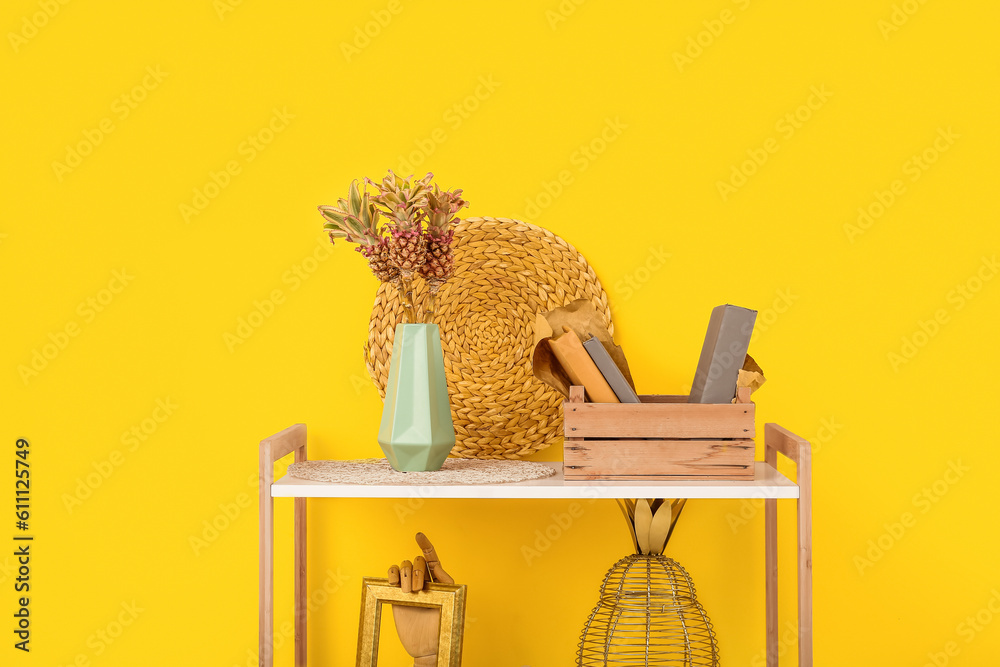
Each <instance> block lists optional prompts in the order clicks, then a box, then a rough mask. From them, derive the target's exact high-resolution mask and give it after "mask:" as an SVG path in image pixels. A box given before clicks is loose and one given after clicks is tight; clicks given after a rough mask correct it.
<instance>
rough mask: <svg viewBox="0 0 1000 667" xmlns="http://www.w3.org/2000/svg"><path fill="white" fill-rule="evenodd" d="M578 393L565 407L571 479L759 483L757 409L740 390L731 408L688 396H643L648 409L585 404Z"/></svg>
mask: <svg viewBox="0 0 1000 667" xmlns="http://www.w3.org/2000/svg"><path fill="white" fill-rule="evenodd" d="M583 398H584V392H583V387H572V388H571V389H570V398H569V400H568V401H565V402H564V403H563V421H564V429H565V431H564V433H565V442H564V445H563V474H564V475H565V477H566V479H567V480H647V481H681V480H713V479H720V480H723V479H731V480H752V479H753V478H754V441H753V438H754V434H755V431H754V407H755V406H754V404H753V403H752V402H751V401H750V390H749V389H740V391H739V393H738V396H737V402H736V403H732V404H728V405H726V404H721V405H720V404H702V403H688V402H687V400H688V397H687V396H676V395H675V396H670V395H663V396H660V395H647V396H640V397H639V399H640V400H641V401H642V402H641V403H585V402H584V400H583Z"/></svg>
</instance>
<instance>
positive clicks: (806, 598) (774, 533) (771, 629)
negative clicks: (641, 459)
mask: <svg viewBox="0 0 1000 667" xmlns="http://www.w3.org/2000/svg"><path fill="white" fill-rule="evenodd" d="M292 453H294V454H295V461H297V462H298V461H305V460H306V425H305V424H295V425H294V426H290V427H289V428H286V429H285V430H284V431H281V432H280V433H276V434H275V435H272V436H271V437H269V438H266V439H264V440H262V441H261V443H260V646H259V652H258V665H259V667H273V665H274V496H273V495H272V491H273V490H272V485H273V484H274V482H275V480H274V464H275V462H277V461H278V460H279V459H281V458H283V457H285V456H287V455H288V454H292ZM778 454H781V455H783V456H785V457H787V458H789V459H791V460H792V461H793V462H794V463H795V466H796V480H797V482H796V484H794V485H792V486H796V487H797V489H796V491H797V494H795V495H789V494H787V493H782V494H780V496H779V494H778V493H777V491H778V487H775V489H772V490H771V491H770V492H769V493H767V495H765V500H764V545H765V547H764V549H765V559H764V564H765V618H766V632H767V662H766V664H767V667H778V653H779V649H780V646H779V636H778V499H779V497H784V498H795V501H796V503H795V504H796V510H797V524H798V530H797V551H798V559H797V561H798V562H797V567H798V635H799V666H800V667H812V665H813V632H812V604H813V586H812V450H811V448H810V445H809V442H808V441H806V440H805V439H804V438H801V437H799V436H797V435H795V434H794V433H791V432H790V431H788V430H787V429H784V428H782V427H781V426H778V425H777V424H766V425H765V426H764V462H763V465H764V466H767V467H769V468H773V469H774V470H773V474H774V475H776V476H778V477H781V478H782V479H784V478H783V476H781V475H780V474H779V473H778V472H777V461H778ZM758 465H761V464H758ZM758 470H761V469H758ZM763 470H767V468H764V469H763ZM767 471H768V472H769V473H770V472H771V471H769V470H767ZM785 481H786V485H785V486H786V487H787V485H788V484H789V483H788V482H787V480H785ZM565 484H566V485H567V488H570V489H588V488H590V487H592V486H595V485H597V486H602V488H604V489H605V490H606V491H609V492H610V494H611V495H609V496H608V497H609V498H612V497H621V498H625V497H643V498H644V497H652V496H650V492H651V491H652V492H653V493H654V494H659V495H658V496H657V497H670V498H684V497H688V498H691V497H699V496H698V495H688V494H689V493H690V489H691V486H688V485H690V484H692V482H681V483H670V482H658V483H655V488H652V489H651V488H650V486H648V485H653V483H646V484H647V486H637V484H636V483H624V485H623V483H607V484H606V486H605V485H601V483H594V482H565ZM728 484H730V483H728V482H726V483H723V485H721V486H719V488H721V489H724V488H725V485H728ZM732 484H733V485H734V486H739V488H740V489H743V488H745V487H746V485H745V484H743V485H740V483H737V482H734V483H732ZM568 485H573V486H572V487H570V486H568ZM331 486H333V485H331ZM459 488H460V489H461V488H467V487H459ZM762 488H763V487H762ZM632 490H634V493H633V494H632V495H629V492H630V491H632ZM698 490H699V492H701V491H703V490H704V489H703V488H701V487H698ZM785 491H787V488H786V489H785ZM303 493H305V492H303ZM288 495H290V496H292V497H294V498H295V527H294V531H293V532H294V549H295V562H294V567H295V584H294V585H295V623H294V625H295V667H306V656H307V654H306V605H307V591H306V497H308V496H307V495H293V494H288ZM311 495H312V496H313V497H316V494H311ZM321 495H325V496H327V497H346V496H336V495H333V494H321ZM367 497H389V496H372V495H370V496H367ZM455 497H461V496H455ZM514 497H515V498H516V497H517V496H514ZM522 497H541V496H522ZM547 497H553V498H557V497H563V496H553V495H550V496H547ZM700 497H726V498H749V497H760V496H759V495H756V496H755V495H732V494H726V495H717V496H711V495H708V496H705V495H702V496H700Z"/></svg>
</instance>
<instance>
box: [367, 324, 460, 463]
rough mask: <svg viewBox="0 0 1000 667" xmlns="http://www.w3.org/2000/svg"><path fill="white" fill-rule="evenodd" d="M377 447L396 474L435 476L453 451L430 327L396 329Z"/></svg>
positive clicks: (436, 341) (439, 358) (440, 361)
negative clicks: (396, 471) (433, 472)
mask: <svg viewBox="0 0 1000 667" xmlns="http://www.w3.org/2000/svg"><path fill="white" fill-rule="evenodd" d="M378 444H379V445H381V447H382V451H383V452H385V457H386V458H387V459H388V460H389V463H390V465H392V467H393V468H394V469H396V470H399V471H401V472H418V471H424V470H440V469H441V466H442V465H444V460H445V459H446V458H447V457H448V454H449V452H451V449H452V447H454V446H455V427H454V425H453V424H452V422H451V405H450V404H449V403H448V383H447V380H446V378H445V374H444V355H443V354H442V352H441V333H440V331H439V330H438V326H437V325H436V324H397V325H396V335H395V339H394V340H393V343H392V358H391V360H390V361H389V378H388V382H387V383H386V387H385V405H384V406H383V408H382V424H381V426H379V429H378Z"/></svg>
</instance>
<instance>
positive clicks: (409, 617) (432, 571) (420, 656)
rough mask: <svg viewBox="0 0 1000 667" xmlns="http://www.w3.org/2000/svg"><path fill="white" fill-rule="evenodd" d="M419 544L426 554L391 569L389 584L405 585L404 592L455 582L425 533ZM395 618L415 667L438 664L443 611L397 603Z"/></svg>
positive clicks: (397, 631) (419, 537)
mask: <svg viewBox="0 0 1000 667" xmlns="http://www.w3.org/2000/svg"><path fill="white" fill-rule="evenodd" d="M417 546H419V547H420V550H421V552H422V555H420V556H417V557H416V558H414V559H413V562H410V561H408V560H404V561H403V562H402V563H401V564H399V565H393V566H392V567H390V568H389V585H391V586H401V587H402V589H403V592H404V593H413V594H417V593H419V592H420V591H421V590H423V588H424V584H425V583H427V582H429V581H434V582H437V583H439V584H453V583H455V580H454V579H452V578H451V576H450V575H449V574H448V573H447V572H445V571H444V568H443V567H441V561H440V560H439V559H438V555H437V552H436V551H435V550H434V545H433V544H431V542H430V540H428V539H427V536H426V535H424V534H423V533H417ZM431 577H433V579H432V578H431ZM392 617H393V620H395V622H396V633H397V634H398V635H399V641H400V642H401V643H402V644H403V648H405V649H406V652H407V653H409V654H410V656H411V657H412V658H413V667H433V666H434V665H436V664H437V646H438V635H439V633H440V629H441V627H440V626H441V612H440V611H439V610H437V609H429V608H421V607H407V606H404V605H398V604H394V605H392Z"/></svg>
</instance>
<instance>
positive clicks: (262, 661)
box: [257, 444, 274, 667]
mask: <svg viewBox="0 0 1000 667" xmlns="http://www.w3.org/2000/svg"><path fill="white" fill-rule="evenodd" d="M273 481H274V459H273V458H272V457H271V447H270V445H269V444H262V445H261V448H260V518H259V520H260V633H259V642H260V643H259V646H258V650H257V664H258V667H272V666H273V664H274V498H272V497H271V482H273Z"/></svg>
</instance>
